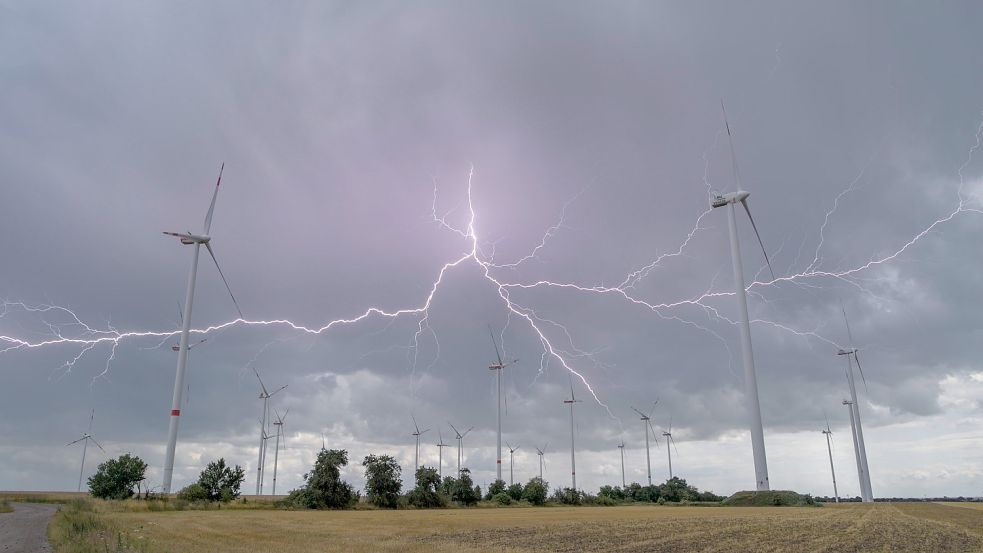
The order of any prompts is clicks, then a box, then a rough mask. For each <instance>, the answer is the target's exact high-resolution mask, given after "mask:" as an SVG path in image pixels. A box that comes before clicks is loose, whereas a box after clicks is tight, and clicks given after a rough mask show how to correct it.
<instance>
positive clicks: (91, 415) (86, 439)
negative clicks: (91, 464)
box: [65, 409, 106, 491]
mask: <svg viewBox="0 0 983 553" xmlns="http://www.w3.org/2000/svg"><path fill="white" fill-rule="evenodd" d="M95 416H96V410H95V409H93V410H92V412H90V413H89V429H88V430H86V431H85V434H82V437H81V438H79V439H77V440H75V441H74V442H71V443H68V444H66V445H65V446H66V447H68V446H70V445H75V444H77V443H79V442H84V443H83V444H82V466H81V468H79V487H78V491H82V474H83V473H84V472H85V451H86V450H87V449H89V440H92V443H94V444H96V447H98V448H99V449H102V446H101V445H99V442H97V441H96V439H95V438H94V437H93V436H92V419H94V418H95ZM102 452H103V453H105V452H106V450H105V449H102Z"/></svg>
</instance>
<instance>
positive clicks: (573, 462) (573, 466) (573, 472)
mask: <svg viewBox="0 0 983 553" xmlns="http://www.w3.org/2000/svg"><path fill="white" fill-rule="evenodd" d="M579 402H580V400H578V399H577V398H576V396H574V395H573V381H572V380H571V381H570V399H565V400H563V403H569V404H570V480H571V482H572V484H573V489H574V490H576V489H577V456H576V453H575V447H574V431H573V405H574V404H575V403H579Z"/></svg>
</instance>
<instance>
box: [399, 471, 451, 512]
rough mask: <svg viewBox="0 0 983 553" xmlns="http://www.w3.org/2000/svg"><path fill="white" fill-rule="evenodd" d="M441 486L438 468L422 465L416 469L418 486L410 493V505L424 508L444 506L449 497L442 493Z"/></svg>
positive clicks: (408, 499) (408, 498)
mask: <svg viewBox="0 0 983 553" xmlns="http://www.w3.org/2000/svg"><path fill="white" fill-rule="evenodd" d="M440 488H441V482H440V476H438V475H437V469H434V468H429V467H421V468H419V469H417V471H416V487H415V488H413V490H412V491H411V492H410V493H409V494H408V497H407V501H408V503H409V504H410V505H413V506H414V507H420V508H423V509H430V508H433V507H444V506H446V505H447V499H446V496H444V495H443V494H441V493H440Z"/></svg>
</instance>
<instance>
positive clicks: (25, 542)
mask: <svg viewBox="0 0 983 553" xmlns="http://www.w3.org/2000/svg"><path fill="white" fill-rule="evenodd" d="M11 505H12V506H13V507H14V512H12V513H3V514H0V553H39V552H48V551H51V548H49V547H48V538H47V529H48V520H49V519H51V516H52V515H53V514H55V511H57V510H58V506H57V505H52V504H47V503H11Z"/></svg>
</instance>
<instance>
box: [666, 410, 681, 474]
mask: <svg viewBox="0 0 983 553" xmlns="http://www.w3.org/2000/svg"><path fill="white" fill-rule="evenodd" d="M662 436H663V437H664V438H665V439H666V453H667V454H668V455H669V480H672V451H670V450H669V444H670V443H671V444H672V447H673V449H675V448H676V440H673V439H672V417H669V430H666V431H664V432H662ZM676 455H679V450H678V449H677V450H676Z"/></svg>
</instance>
